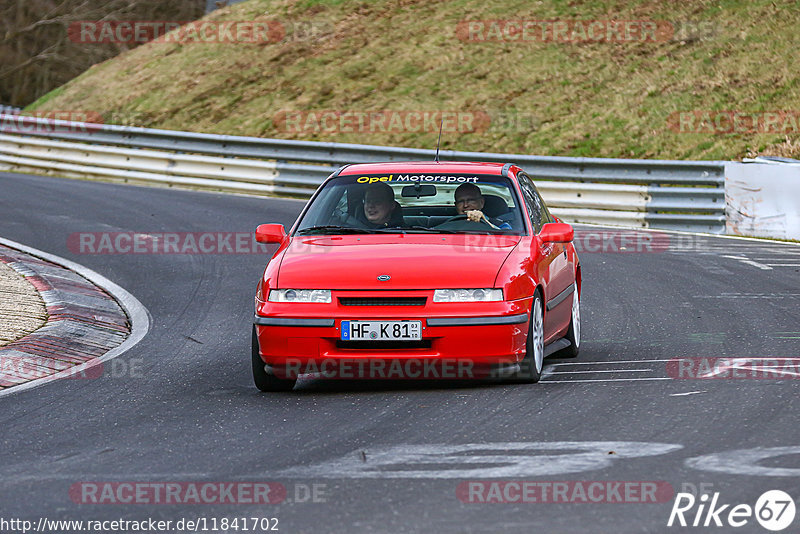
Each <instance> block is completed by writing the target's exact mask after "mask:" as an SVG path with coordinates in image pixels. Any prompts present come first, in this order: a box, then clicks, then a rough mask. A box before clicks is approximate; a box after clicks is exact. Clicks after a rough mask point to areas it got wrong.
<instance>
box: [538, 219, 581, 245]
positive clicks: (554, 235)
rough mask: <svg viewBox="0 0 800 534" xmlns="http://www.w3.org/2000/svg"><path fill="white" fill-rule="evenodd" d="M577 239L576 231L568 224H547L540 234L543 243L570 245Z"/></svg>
mask: <svg viewBox="0 0 800 534" xmlns="http://www.w3.org/2000/svg"><path fill="white" fill-rule="evenodd" d="M574 238H575V230H573V229H572V226H570V225H569V224H567V223H560V222H559V223H547V224H545V225H544V226H542V229H541V231H540V232H539V239H541V240H542V243H569V242H570V241H572V240H573V239H574Z"/></svg>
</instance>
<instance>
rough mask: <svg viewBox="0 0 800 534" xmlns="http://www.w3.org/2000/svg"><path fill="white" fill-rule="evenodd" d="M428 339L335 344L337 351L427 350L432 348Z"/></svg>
mask: <svg viewBox="0 0 800 534" xmlns="http://www.w3.org/2000/svg"><path fill="white" fill-rule="evenodd" d="M432 344H433V343H432V341H431V340H430V339H421V340H418V341H342V340H338V341H337V342H336V347H337V348H339V349H353V350H398V349H429V348H431V346H432Z"/></svg>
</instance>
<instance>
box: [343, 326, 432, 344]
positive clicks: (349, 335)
mask: <svg viewBox="0 0 800 534" xmlns="http://www.w3.org/2000/svg"><path fill="white" fill-rule="evenodd" d="M341 339H342V340H343V341H414V340H420V339H422V321H342V337H341Z"/></svg>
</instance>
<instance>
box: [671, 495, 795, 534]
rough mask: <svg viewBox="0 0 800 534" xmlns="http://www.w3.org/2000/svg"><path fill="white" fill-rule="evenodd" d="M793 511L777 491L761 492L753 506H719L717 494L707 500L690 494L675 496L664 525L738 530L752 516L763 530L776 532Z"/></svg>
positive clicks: (786, 523) (788, 522)
mask: <svg viewBox="0 0 800 534" xmlns="http://www.w3.org/2000/svg"><path fill="white" fill-rule="evenodd" d="M795 511H796V510H795V504H794V499H792V497H791V496H790V495H789V494H788V493H786V492H785V491H781V490H770V491H767V492H764V493H763V494H762V495H761V496H760V497H759V498H758V500H757V501H756V504H755V506H750V505H749V504H736V505H731V504H723V503H721V502H720V500H719V492H715V493H714V494H713V495H712V496H711V497H709V496H708V494H703V495H701V496H700V497H699V498H695V496H694V495H692V494H691V493H678V494H677V495H676V496H675V503H674V504H673V505H672V511H671V512H670V514H669V521H667V526H668V527H671V526H673V525H675V526H681V527H687V526H692V527H733V528H739V527H743V526H745V525H747V524H749V523H750V522H751V521H752V519H753V518H754V517H755V520H756V521H758V523H759V524H760V525H761V526H762V527H764V528H765V529H767V530H771V531H773V532H778V531H781V530H784V529H785V528H787V527H788V526H789V525H791V524H792V521H794V516H795Z"/></svg>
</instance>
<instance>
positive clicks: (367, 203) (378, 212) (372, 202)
mask: <svg viewBox="0 0 800 534" xmlns="http://www.w3.org/2000/svg"><path fill="white" fill-rule="evenodd" d="M364 216H365V217H366V218H367V226H369V227H372V228H387V227H390V226H391V227H394V226H403V224H404V222H403V213H402V209H401V208H400V204H398V203H397V202H395V200H394V190H393V189H392V188H391V187H390V186H389V185H388V184H385V183H382V182H378V183H375V184H371V185H369V186H367V190H366V192H365V193H364Z"/></svg>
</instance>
